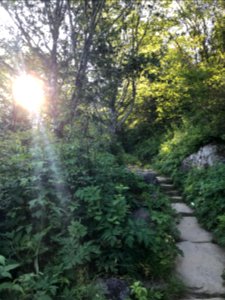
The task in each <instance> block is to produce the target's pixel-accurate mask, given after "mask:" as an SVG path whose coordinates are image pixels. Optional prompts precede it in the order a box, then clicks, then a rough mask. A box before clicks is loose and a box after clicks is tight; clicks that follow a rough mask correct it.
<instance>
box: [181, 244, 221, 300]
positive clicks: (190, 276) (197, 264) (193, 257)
mask: <svg viewBox="0 0 225 300" xmlns="http://www.w3.org/2000/svg"><path fill="white" fill-rule="evenodd" d="M177 246H178V248H179V249H180V250H181V251H182V252H183V255H184V256H179V257H178V258H177V261H176V272H177V275H178V276H179V277H180V279H181V280H182V281H183V282H184V284H185V285H186V287H187V288H188V289H190V291H191V293H193V294H196V295H198V294H199V295H202V297H204V295H207V297H206V298H209V297H208V296H210V295H212V297H216V296H217V297H220V295H221V296H222V297H224V295H225V286H224V284H223V283H224V281H223V279H222V277H221V275H222V273H223V270H224V265H225V252H224V250H222V248H220V247H219V246H217V245H215V244H212V243H191V242H180V243H177ZM215 295H216V296H215ZM215 299H217V298H215ZM218 299H220V298H218Z"/></svg>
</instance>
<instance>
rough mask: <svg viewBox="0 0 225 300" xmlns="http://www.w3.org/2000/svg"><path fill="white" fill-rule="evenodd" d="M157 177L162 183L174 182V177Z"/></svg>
mask: <svg viewBox="0 0 225 300" xmlns="http://www.w3.org/2000/svg"><path fill="white" fill-rule="evenodd" d="M156 178H157V180H158V182H160V183H172V179H171V178H169V177H164V176H157V177H156Z"/></svg>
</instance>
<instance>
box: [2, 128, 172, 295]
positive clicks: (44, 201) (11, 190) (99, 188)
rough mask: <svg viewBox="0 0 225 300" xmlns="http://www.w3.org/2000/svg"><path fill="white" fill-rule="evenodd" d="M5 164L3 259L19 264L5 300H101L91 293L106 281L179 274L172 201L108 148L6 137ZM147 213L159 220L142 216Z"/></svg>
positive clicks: (8, 282)
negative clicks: (97, 282)
mask: <svg viewBox="0 0 225 300" xmlns="http://www.w3.org/2000/svg"><path fill="white" fill-rule="evenodd" d="M0 157H1V164H0V175H1V180H0V185H1V190H0V196H1V199H2V202H1V207H0V213H1V220H0V227H1V236H0V238H1V255H2V256H4V257H5V258H6V261H9V262H10V263H9V266H11V262H12V263H13V264H16V266H18V267H17V268H15V270H14V269H13V270H12V273H10V274H11V276H12V277H11V278H6V279H5V278H3V280H2V284H3V285H1V286H0V295H1V297H3V298H8V299H9V300H11V299H13V300H14V299H17V298H18V299H21V300H29V299H39V300H41V299H42V300H43V299H46V300H49V299H73V298H75V299H96V300H97V299H102V297H103V296H102V295H101V291H100V290H99V292H96V293H95V294H91V293H88V292H87V291H88V287H90V285H92V286H95V278H96V277H98V276H109V275H110V276H112V275H114V276H127V277H130V278H137V277H138V278H140V279H143V278H146V277H148V278H164V279H166V278H167V277H169V274H170V271H171V269H172V267H173V263H174V259H175V256H176V254H177V249H176V246H175V240H174V232H175V229H174V228H175V222H174V218H173V215H172V210H171V208H170V206H169V202H168V200H167V199H166V198H164V197H161V196H160V195H159V194H158V191H157V190H156V189H155V188H154V187H151V186H149V185H147V184H145V183H144V181H143V180H142V179H141V178H139V177H137V176H136V175H134V174H132V173H131V172H129V171H128V170H127V169H126V168H124V166H122V165H120V164H119V163H118V160H117V159H116V157H115V156H114V155H112V154H111V153H109V152H107V147H102V144H101V145H100V144H98V143H95V142H94V140H92V143H90V141H88V139H86V140H84V139H83V140H81V139H78V138H73V140H71V141H62V142H60V141H58V140H55V139H54V138H52V137H50V136H47V133H46V134H45V135H44V138H43V136H42V135H39V136H36V137H35V138H34V139H32V137H31V134H30V133H29V132H27V133H23V134H13V135H12V136H8V137H5V141H4V142H3V143H2V144H1V145H0ZM143 206H145V207H146V209H147V210H148V212H149V216H150V220H149V223H148V222H145V221H143V220H137V219H135V218H134V216H133V212H134V211H135V209H138V208H139V207H143ZM3 267H4V266H3ZM6 267H7V265H6ZM85 287H87V288H85ZM96 289H97V288H96ZM89 291H90V289H89ZM65 295H67V296H65Z"/></svg>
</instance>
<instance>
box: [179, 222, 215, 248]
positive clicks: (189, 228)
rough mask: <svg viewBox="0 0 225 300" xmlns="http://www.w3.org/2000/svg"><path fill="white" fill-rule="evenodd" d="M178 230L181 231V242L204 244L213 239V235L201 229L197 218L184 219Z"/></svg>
mask: <svg viewBox="0 0 225 300" xmlns="http://www.w3.org/2000/svg"><path fill="white" fill-rule="evenodd" d="M177 228H178V230H179V231H180V239H181V241H189V242H198V243H204V242H211V241H212V239H213V237H212V234H211V233H209V232H208V231H206V230H204V229H203V228H201V227H200V225H199V224H198V221H197V219H196V218H195V217H183V218H182V219H181V220H180V223H179V224H178V225H177Z"/></svg>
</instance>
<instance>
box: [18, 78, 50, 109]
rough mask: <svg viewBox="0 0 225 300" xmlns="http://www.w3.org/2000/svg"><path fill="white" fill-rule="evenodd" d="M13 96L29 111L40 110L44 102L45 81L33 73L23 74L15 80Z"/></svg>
mask: <svg viewBox="0 0 225 300" xmlns="http://www.w3.org/2000/svg"><path fill="white" fill-rule="evenodd" d="M13 96H14V99H15V101H16V103H18V104H19V105H21V106H22V107H23V108H25V109H27V110H28V111H29V112H32V113H33V112H39V111H40V109H41V106H42V104H43V102H44V90H43V83H42V81H41V80H40V79H38V78H36V77H34V76H32V75H29V74H24V75H21V76H19V77H17V78H16V79H15V80H14V82H13Z"/></svg>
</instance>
